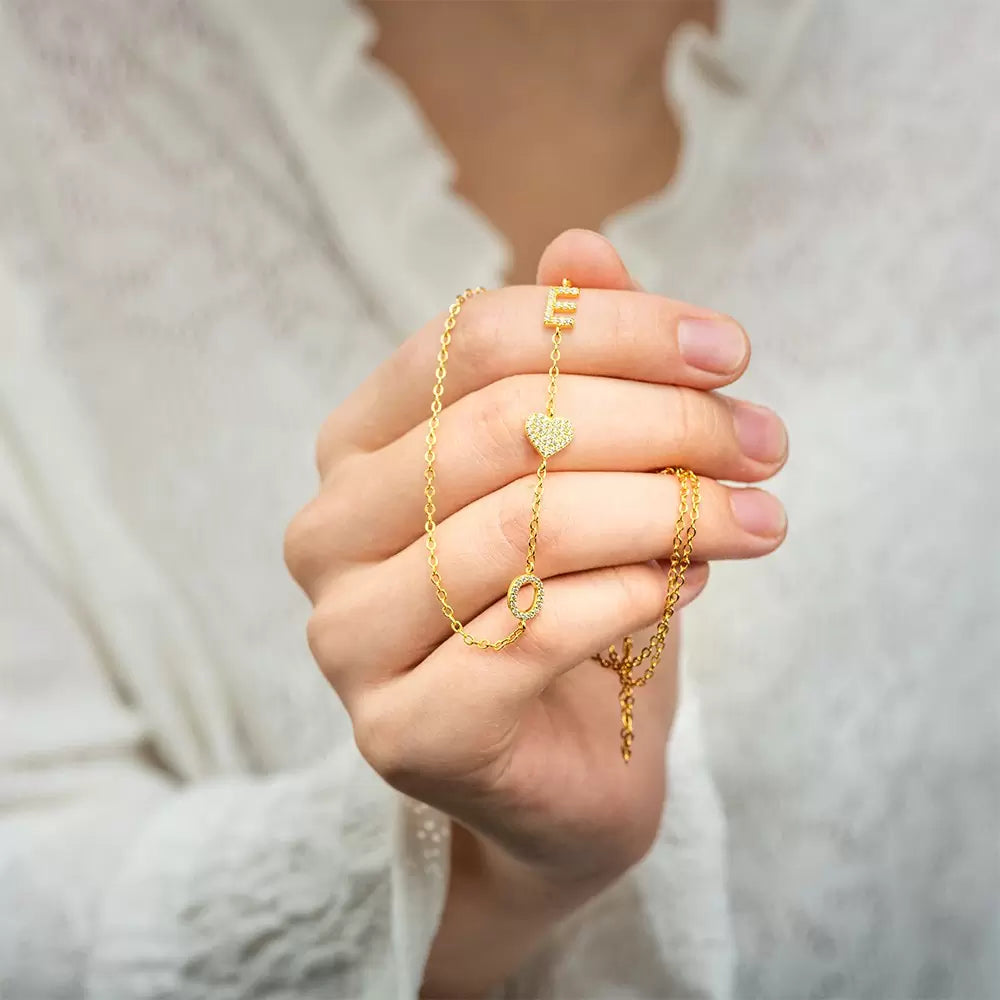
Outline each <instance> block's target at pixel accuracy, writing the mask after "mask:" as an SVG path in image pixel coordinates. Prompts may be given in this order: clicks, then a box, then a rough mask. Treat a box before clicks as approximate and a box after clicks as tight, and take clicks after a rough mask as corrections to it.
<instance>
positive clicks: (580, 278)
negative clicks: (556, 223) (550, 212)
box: [535, 229, 640, 292]
mask: <svg viewBox="0 0 1000 1000" xmlns="http://www.w3.org/2000/svg"><path fill="white" fill-rule="evenodd" d="M563 278H569V279H570V280H571V281H572V282H573V284H574V285H580V286H582V287H584V288H606V289H610V290H612V291H623V292H631V291H639V290H640V289H639V286H638V285H637V284H636V282H635V281H633V280H632V276H631V275H630V274H629V273H628V270H627V269H626V267H625V265H624V264H623V263H622V259H621V257H619V256H618V251H617V250H615V248H614V247H613V246H612V245H611V242H610V240H608V239H606V238H605V237H603V236H601V234H600V233H595V232H593V231H592V230H590V229H567V230H566V231H565V232H563V233H560V234H559V235H558V236H557V237H556V238H555V239H554V240H553V241H552V242H551V243H550V244H549V245H548V246H547V247H546V248H545V250H544V251H543V252H542V256H541V259H540V260H539V261H538V272H537V274H536V276H535V281H536V282H537V283H538V284H539V285H558V284H559V283H560V282H561V281H562V280H563Z"/></svg>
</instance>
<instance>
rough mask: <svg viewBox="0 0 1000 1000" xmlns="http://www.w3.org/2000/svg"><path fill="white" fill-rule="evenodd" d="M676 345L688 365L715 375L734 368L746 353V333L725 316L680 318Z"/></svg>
mask: <svg viewBox="0 0 1000 1000" xmlns="http://www.w3.org/2000/svg"><path fill="white" fill-rule="evenodd" d="M677 344H678V346H679V347H680V351H681V355H682V356H683V358H684V360H685V361H686V362H687V363H688V364H689V365H691V366H692V367H694V368H701V369H702V370H703V371H706V372H713V373H714V374H716V375H729V374H730V373H731V372H734V371H736V369H737V368H739V367H740V365H742V364H743V359H744V358H745V357H746V355H747V341H746V334H744V333H743V330H742V329H740V327H739V326H738V325H737V324H736V323H733V322H731V321H730V320H725V319H682V320H680V322H679V323H678V324H677Z"/></svg>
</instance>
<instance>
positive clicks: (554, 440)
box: [524, 413, 573, 458]
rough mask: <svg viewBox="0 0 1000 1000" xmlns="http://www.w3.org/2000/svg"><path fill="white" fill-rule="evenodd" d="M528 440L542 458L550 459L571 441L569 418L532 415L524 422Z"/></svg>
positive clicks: (571, 429) (571, 427)
mask: <svg viewBox="0 0 1000 1000" xmlns="http://www.w3.org/2000/svg"><path fill="white" fill-rule="evenodd" d="M524 429H525V431H526V432H527V434H528V440H529V441H530V442H531V443H532V444H533V445H534V446H535V451H537V452H538V454H539V455H541V456H542V458H551V457H552V456H553V455H555V454H556V453H557V452H560V451H562V450H563V448H565V447H566V445H568V444H569V443H570V441H572V440H573V425H572V423H570V420H569V417H550V416H548V414H545V413H532V414H531V416H530V417H528V419H527V420H526V421H525V422H524Z"/></svg>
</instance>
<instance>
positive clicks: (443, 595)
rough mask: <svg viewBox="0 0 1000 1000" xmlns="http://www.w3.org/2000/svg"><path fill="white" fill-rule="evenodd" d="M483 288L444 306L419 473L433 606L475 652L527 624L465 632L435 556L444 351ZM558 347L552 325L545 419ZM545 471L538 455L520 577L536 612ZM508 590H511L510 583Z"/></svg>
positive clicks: (508, 639)
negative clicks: (493, 633) (531, 592)
mask: <svg viewBox="0 0 1000 1000" xmlns="http://www.w3.org/2000/svg"><path fill="white" fill-rule="evenodd" d="M485 290H486V289H484V288H482V287H480V286H477V287H476V288H467V289H466V290H465V291H464V292H460V293H459V294H458V295H457V296H456V297H455V301H454V302H453V303H452V304H451V305H450V306H449V308H448V318H447V319H446V320H445V323H444V329H443V330H442V331H441V346H440V349H439V350H438V356H437V368H436V369H435V371H434V393H433V399H432V401H431V416H430V420H429V421H428V423H427V437H426V439H425V440H426V442H427V450H426V451H425V452H424V460H425V461H426V463H427V466H426V468H425V469H424V483H425V485H424V497H425V500H426V502H425V503H424V514H425V515H426V521H425V522H424V531H425V533H426V541H427V565H428V567H429V569H430V577H431V583H432V584H433V585H434V590H435V592H436V593H437V598H438V603H439V604H440V605H441V611H442V612H443V613H444V616H445V618H447V619H448V623H449V624H450V625H451V629H452V631H453V632H454V633H456V634H457V635H460V636H461V637H462V641H463V642H464V643H465V644H466V645H467V646H476V647H478V648H479V649H492V650H501V649H503V648H504V647H505V646H509V645H510V644H511V643H512V642H516V641H517V639H519V638H520V637H521V636H522V635H523V634H524V632H525V629H526V628H527V624H526V620H525V619H524V618H520V617H519V618H518V621H517V624H516V625H515V626H514V628H513V629H511V631H510V632H508V633H507V635H505V636H504V637H503V638H502V639H497V640H495V641H490V640H489V639H482V638H479V637H477V636H474V635H472V634H471V633H469V632H468V631H467V630H466V628H465V626H464V625H463V624H462V622H461V621H460V620H459V618H458V616H457V615H456V614H455V609H454V608H453V607H452V606H451V601H450V599H449V597H448V591H447V590H446V589H445V585H444V581H443V580H442V579H441V570H440V565H439V562H438V555H437V524H436V522H435V519H434V515H435V514H436V512H437V509H436V507H435V505H434V497H435V493H436V489H437V473H436V471H435V468H434V463H435V461H436V460H437V432H438V429H439V427H440V425H441V410H442V406H443V404H442V402H441V400H442V396H443V395H444V381H445V378H446V376H447V374H448V348H449V347H450V346H451V340H452V334H453V333H454V330H455V326H456V324H457V323H458V316H459V313H461V311H462V306H464V305H465V303H466V302H468V301H469V299H471V298H473V297H474V296H476V295H479V294H481V293H482V292H484V291H485ZM559 293H560V294H571V293H572V294H575V295H578V294H579V290H578V289H576V288H573V287H572V286H571V285H570V283H569V281H568V280H567V281H564V282H563V287H562V288H560V289H559ZM560 322H562V323H563V324H564V325H566V326H571V325H572V321H570V320H561V321H560ZM546 325H548V324H546ZM561 343H562V327H561V326H560V325H558V324H557V325H556V327H555V329H554V332H553V334H552V352H551V354H550V355H549V357H550V361H551V365H550V367H549V384H548V393H547V403H546V410H545V412H546V415H547V416H549V417H552V416H554V414H555V405H556V386H557V380H558V378H559V357H560V350H559V348H560V344H561ZM547 472H548V459H547V458H545V457H543V458H542V461H541V463H540V464H539V466H538V472H537V479H536V481H535V491H534V494H533V496H532V500H531V519H530V521H529V526H528V547H527V555H526V557H525V563H524V575H525V576H530V577H532V580H537V581H538V582H537V583H534V584H533V586H534V587H535V597H534V600H533V601H532V608H533V609H537V610H540V609H541V593H540V587H541V581H540V580H538V578H537V577H535V575H534V574H535V559H536V554H537V548H538V528H539V522H540V519H541V512H542V495H543V493H544V491H545V475H546V473H547ZM511 586H512V588H513V586H514V584H512V585H511ZM516 598H517V593H516V591H508V605H509V606H511V610H512V611H515V610H516V608H515V607H514V603H513V602H514V601H516ZM537 610H535V611H533V612H532V617H533V615H534V614H535V613H537Z"/></svg>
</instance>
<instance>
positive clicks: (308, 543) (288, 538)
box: [283, 497, 326, 586]
mask: <svg viewBox="0 0 1000 1000" xmlns="http://www.w3.org/2000/svg"><path fill="white" fill-rule="evenodd" d="M325 521H326V516H325V514H324V512H323V510H322V508H321V505H320V499H319V497H314V498H313V499H312V500H310V501H309V502H308V503H307V504H306V505H305V506H304V507H302V509H301V510H300V511H299V512H298V513H297V514H296V515H295V516H294V517H293V518H292V519H291V521H289V523H288V527H287V528H286V529H285V537H284V543H283V550H284V558H285V565H286V566H287V567H288V572H289V573H291V575H292V579H294V580H295V581H297V582H298V583H299V584H301V585H303V586H305V585H306V584H307V583H308V582H309V580H310V579H311V577H312V575H313V572H314V567H315V562H316V559H315V551H316V539H317V537H319V535H320V533H321V529H322V527H323V525H324V524H325Z"/></svg>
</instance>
